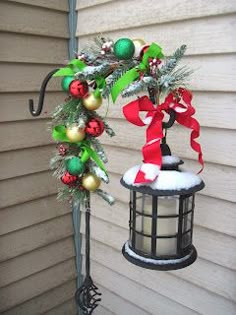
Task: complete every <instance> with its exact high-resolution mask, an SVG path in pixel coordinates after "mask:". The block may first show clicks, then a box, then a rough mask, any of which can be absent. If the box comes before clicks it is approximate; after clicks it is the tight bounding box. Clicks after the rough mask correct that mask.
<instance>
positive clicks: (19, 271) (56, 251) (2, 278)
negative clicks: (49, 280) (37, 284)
mask: <svg viewBox="0 0 236 315" xmlns="http://www.w3.org/2000/svg"><path fill="white" fill-rule="evenodd" d="M74 255H75V252H74V242H73V238H72V237H68V238H66V239H63V240H60V241H58V242H56V243H52V244H49V245H47V246H45V247H41V248H38V249H36V250H33V251H31V252H29V253H27V254H23V255H20V256H17V257H15V258H14V259H10V260H7V261H5V262H2V263H1V264H0V286H1V287H4V286H6V285H9V284H11V283H13V282H15V281H19V280H21V279H24V278H26V277H28V276H30V275H32V274H35V273H37V272H40V271H42V270H44V269H47V268H49V267H52V266H54V265H57V264H59V263H61V262H63V261H65V260H68V259H69V258H72V257H74Z"/></svg>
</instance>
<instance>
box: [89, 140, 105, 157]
mask: <svg viewBox="0 0 236 315" xmlns="http://www.w3.org/2000/svg"><path fill="white" fill-rule="evenodd" d="M90 142H91V144H92V146H93V148H94V149H95V151H96V152H97V154H98V155H99V157H100V158H101V160H102V161H103V162H104V163H107V156H106V153H105V151H104V149H103V146H102V145H101V143H100V142H99V140H98V139H96V138H93V137H91V138H90Z"/></svg>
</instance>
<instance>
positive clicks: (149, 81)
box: [121, 77, 157, 97]
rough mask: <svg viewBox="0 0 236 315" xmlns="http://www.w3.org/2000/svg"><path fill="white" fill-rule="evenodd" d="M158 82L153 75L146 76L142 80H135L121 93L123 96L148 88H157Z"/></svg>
mask: <svg viewBox="0 0 236 315" xmlns="http://www.w3.org/2000/svg"><path fill="white" fill-rule="evenodd" d="M156 87H157V83H156V80H155V79H154V78H152V77H144V78H143V79H142V80H139V81H135V82H133V83H131V84H130V85H128V87H127V88H126V89H124V90H123V92H122V93H121V95H122V97H129V96H133V95H135V94H138V93H139V92H142V91H145V90H147V89H148V88H156Z"/></svg>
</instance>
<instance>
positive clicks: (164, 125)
mask: <svg viewBox="0 0 236 315" xmlns="http://www.w3.org/2000/svg"><path fill="white" fill-rule="evenodd" d="M169 115H170V118H169V120H168V121H167V122H163V123H162V128H163V129H169V128H170V127H172V126H173V125H174V122H175V118H176V112H175V111H174V110H173V109H171V110H170V112H169Z"/></svg>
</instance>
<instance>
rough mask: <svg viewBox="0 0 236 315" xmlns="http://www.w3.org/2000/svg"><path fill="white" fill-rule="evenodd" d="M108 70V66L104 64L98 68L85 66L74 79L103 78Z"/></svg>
mask: <svg viewBox="0 0 236 315" xmlns="http://www.w3.org/2000/svg"><path fill="white" fill-rule="evenodd" d="M109 69H110V65H109V64H108V63H106V62H105V63H103V64H102V65H99V66H87V67H86V68H84V69H83V70H82V71H79V72H77V73H76V74H75V77H76V78H77V79H79V80H93V79H95V78H96V77H97V76H104V75H105V74H106V73H107V71H108V70H109Z"/></svg>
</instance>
